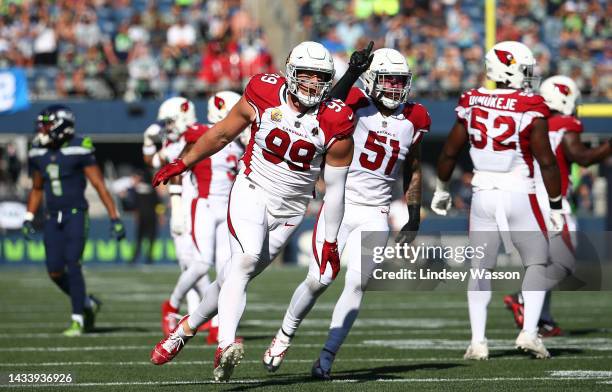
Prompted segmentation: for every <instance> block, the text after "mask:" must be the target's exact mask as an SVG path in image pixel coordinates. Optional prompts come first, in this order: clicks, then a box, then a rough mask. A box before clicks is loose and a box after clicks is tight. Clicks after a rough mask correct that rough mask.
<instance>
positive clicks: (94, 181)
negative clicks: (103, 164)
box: [83, 165, 119, 220]
mask: <svg viewBox="0 0 612 392" xmlns="http://www.w3.org/2000/svg"><path fill="white" fill-rule="evenodd" d="M83 171H84V172H85V176H86V177H87V179H88V180H89V182H90V183H91V185H92V186H93V187H94V189H95V190H96V192H98V195H99V196H100V200H102V204H104V207H105V208H106V210H107V211H108V215H109V217H110V218H111V219H112V220H115V219H118V218H119V213H118V212H117V207H116V206H115V202H114V201H113V198H112V197H111V194H110V192H109V191H108V189H107V188H106V185H105V184H104V176H102V171H101V170H100V168H99V167H98V165H89V166H85V168H84V169H83Z"/></svg>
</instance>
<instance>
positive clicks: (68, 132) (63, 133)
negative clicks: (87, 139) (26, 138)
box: [36, 109, 74, 146]
mask: <svg viewBox="0 0 612 392" xmlns="http://www.w3.org/2000/svg"><path fill="white" fill-rule="evenodd" d="M36 133H37V136H36V137H37V138H38V142H39V143H40V144H41V145H43V146H47V145H50V144H55V145H59V144H60V143H62V142H63V141H64V140H66V139H68V138H70V137H71V136H72V135H73V134H74V115H73V114H72V113H70V112H68V111H66V110H64V109H53V110H45V111H43V112H42V113H40V114H39V115H38V117H37V118H36Z"/></svg>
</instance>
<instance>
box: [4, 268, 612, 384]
mask: <svg viewBox="0 0 612 392" xmlns="http://www.w3.org/2000/svg"><path fill="white" fill-rule="evenodd" d="M177 271H178V269H177V268H174V267H166V266H164V267H152V268H129V267H117V268H112V269H110V268H88V269H87V272H86V277H87V284H88V291H89V292H92V293H95V294H96V295H97V296H99V297H100V298H101V299H102V300H103V301H104V306H103V309H102V312H101V313H100V315H99V318H98V322H97V330H96V332H95V333H92V334H88V335H86V336H83V337H80V338H66V337H63V336H61V335H60V332H61V331H62V330H63V329H64V328H66V327H67V324H68V318H69V316H68V314H69V304H68V301H67V299H66V298H65V297H64V296H63V294H61V293H60V291H59V290H58V289H56V288H55V286H53V285H52V283H51V282H50V281H49V280H48V278H47V276H46V274H45V273H44V271H43V269H42V268H36V269H34V268H32V269H12V268H3V269H0V310H1V313H0V314H1V315H2V317H1V318H0V327H1V331H0V375H1V377H0V380H3V381H2V382H3V383H4V384H1V385H0V389H7V388H13V387H18V388H19V387H20V386H19V385H12V386H9V385H7V384H6V377H7V375H8V373H47V374H48V373H71V374H73V377H74V378H75V382H74V383H73V384H71V387H70V388H67V387H66V386H60V387H54V386H49V385H46V386H42V385H39V388H37V389H49V390H56V391H57V390H64V389H66V390H70V391H72V390H89V391H92V390H103V391H110V390H114V391H146V390H152V389H156V390H165V391H174V390H181V391H190V390H198V391H202V390H206V391H208V390H251V389H259V388H267V389H274V390H287V391H289V390H291V391H295V390H321V388H322V387H325V389H331V390H349V389H350V390H352V391H357V390H359V391H361V390H368V391H370V390H385V391H387V390H409V389H411V390H419V391H429V390H432V391H433V390H449V389H450V390H453V391H463V390H466V391H468V390H469V391H474V390H487V391H490V390H497V391H504V390H535V391H544V390H559V391H560V390H572V391H580V390H584V391H597V390H611V389H612V307H611V303H612V293H610V292H607V293H556V294H555V296H554V302H553V308H554V313H555V315H556V317H557V319H558V320H559V321H560V322H561V324H562V327H563V328H564V329H565V330H566V331H567V332H569V334H568V336H566V337H560V338H552V339H547V340H546V344H547V346H548V347H549V349H550V351H551V353H552V355H553V357H554V358H553V359H551V360H546V361H542V360H535V359H530V358H527V357H525V356H523V355H521V354H520V353H518V352H517V351H515V350H514V349H513V342H514V339H515V337H516V335H517V330H515V328H514V325H513V323H512V320H511V316H510V313H509V312H507V311H506V310H505V309H504V307H503V304H502V301H501V298H502V293H495V294H494V296H493V300H492V303H491V305H490V307H489V309H490V310H489V323H488V332H487V336H488V338H489V341H490V349H491V357H492V358H491V359H490V360H489V361H483V362H467V361H464V360H462V359H461V358H462V355H463V353H464V351H465V347H466V345H467V343H468V340H469V324H468V318H467V305H466V299H465V294H463V293H448V292H447V293H432V292H399V293H398V292H392V293H391V292H387V293H382V292H369V293H367V295H366V296H365V299H364V303H363V309H362V312H361V313H360V315H359V318H358V320H357V323H356V325H355V326H354V328H353V331H352V332H351V335H349V338H348V340H347V342H346V344H345V346H344V347H343V349H342V350H341V351H340V353H339V354H338V357H337V359H336V362H335V364H334V369H333V375H334V381H333V382H331V383H325V384H324V385H322V384H321V383H320V382H317V381H312V380H311V379H310V377H309V374H310V367H311V364H312V362H313V360H314V359H315V358H316V357H317V355H318V352H319V350H320V348H321V346H322V344H323V342H324V340H325V338H326V334H327V327H328V325H329V320H330V317H331V312H332V309H333V305H334V301H335V299H336V298H337V296H338V294H339V290H340V289H341V284H342V281H341V279H340V282H337V283H336V284H335V285H334V286H335V287H332V288H331V289H330V290H328V291H327V292H326V293H325V294H324V295H323V296H322V297H321V298H320V299H319V302H318V304H317V305H316V306H315V308H314V309H313V311H312V312H311V314H310V317H309V318H308V319H307V320H306V321H305V322H304V323H303V325H302V327H301V329H300V330H299V331H298V336H297V337H296V339H295V340H294V345H293V346H292V348H291V349H290V351H289V353H288V355H287V359H286V360H285V362H284V364H283V366H282V368H281V369H280V370H279V371H278V372H277V373H275V374H271V375H270V374H268V373H267V372H266V371H265V370H264V368H263V367H262V365H261V364H260V359H261V356H262V354H263V351H264V349H265V348H266V347H267V345H268V344H269V342H270V339H271V338H272V336H273V335H274V333H275V332H276V330H277V329H278V326H279V324H280V321H281V319H282V316H283V314H284V311H285V307H286V306H287V304H288V302H289V299H290V297H291V293H292V291H293V289H294V288H295V287H296V286H297V284H298V283H299V282H300V281H301V280H302V279H303V277H304V274H305V270H302V269H297V268H295V269H294V268H284V269H283V268H276V267H271V268H270V269H269V270H267V271H265V272H264V273H263V274H262V275H260V276H259V277H258V278H257V279H256V280H255V281H254V282H253V283H252V284H251V285H250V287H249V293H248V302H247V311H246V313H245V315H244V317H243V319H242V323H241V327H240V329H239V334H240V335H242V336H244V338H245V349H246V357H245V359H244V361H243V363H242V364H241V365H240V366H239V367H238V368H237V369H236V371H235V373H234V376H233V378H232V382H231V383H229V384H215V383H212V381H211V378H212V359H213V354H214V347H211V346H205V345H204V342H203V340H204V339H203V337H197V338H196V339H194V340H192V341H191V342H190V343H189V344H188V346H187V347H186V348H185V349H184V350H183V352H182V353H181V354H180V355H179V356H178V357H177V358H176V359H175V360H174V361H173V362H172V363H171V364H168V365H165V366H161V367H157V366H154V365H152V364H150V363H149V352H150V351H151V348H152V347H153V346H154V344H155V343H156V342H157V341H158V340H159V338H160V337H161V336H160V332H159V331H160V328H159V305H160V303H161V301H162V300H164V299H165V298H166V297H167V295H168V293H169V292H170V290H171V288H172V285H173V283H174V280H175V279H176V277H177V275H178V272H177Z"/></svg>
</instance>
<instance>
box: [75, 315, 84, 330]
mask: <svg viewBox="0 0 612 392" xmlns="http://www.w3.org/2000/svg"><path fill="white" fill-rule="evenodd" d="M72 321H76V322H77V323H79V325H80V326H81V327H82V326H83V325H84V324H85V320H84V319H83V315H82V314H73V315H72Z"/></svg>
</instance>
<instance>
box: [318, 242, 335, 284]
mask: <svg viewBox="0 0 612 392" xmlns="http://www.w3.org/2000/svg"><path fill="white" fill-rule="evenodd" d="M327 263H329V264H330V265H331V269H332V280H333V279H336V276H337V275H338V272H339V271H340V255H339V254H338V242H337V241H335V242H327V241H325V242H324V243H323V250H322V251H321V266H320V268H319V273H320V274H321V275H323V274H325V270H326V269H327Z"/></svg>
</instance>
